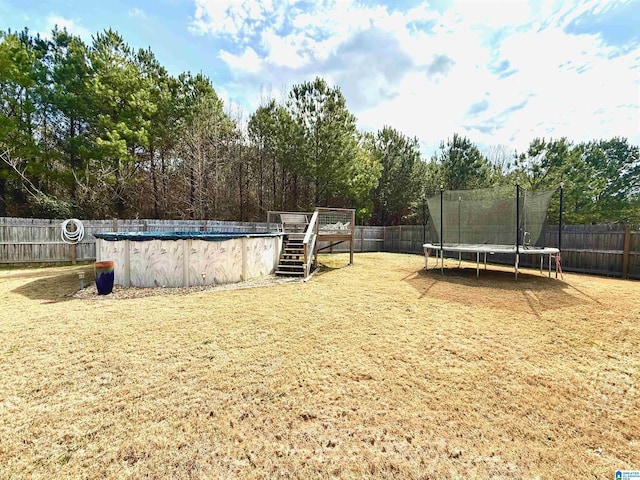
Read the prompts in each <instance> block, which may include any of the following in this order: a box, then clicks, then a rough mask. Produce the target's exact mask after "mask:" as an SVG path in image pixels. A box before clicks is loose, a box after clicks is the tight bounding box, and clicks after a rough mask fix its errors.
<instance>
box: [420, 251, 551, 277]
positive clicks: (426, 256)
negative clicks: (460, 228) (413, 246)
mask: <svg viewBox="0 0 640 480" xmlns="http://www.w3.org/2000/svg"><path fill="white" fill-rule="evenodd" d="M423 247H424V268H425V270H428V269H429V255H430V254H431V250H434V251H435V252H436V266H435V267H434V268H437V267H438V259H440V261H441V262H442V267H444V252H445V251H447V252H458V253H475V254H476V277H479V276H480V254H482V255H483V261H484V269H485V270H486V269H487V254H489V255H494V254H496V253H506V254H513V255H516V256H519V255H540V273H542V268H543V265H544V257H545V255H546V256H547V258H548V262H547V263H548V269H549V277H551V260H552V259H553V260H555V271H556V276H557V275H558V265H559V257H558V254H559V253H560V249H558V248H555V247H541V248H540V247H525V246H522V247H520V249H518V250H517V251H516V247H515V246H513V245H457V244H456V245H454V244H448V245H442V248H441V246H440V245H434V244H432V243H425V244H424V245H423ZM438 252H440V256H438ZM519 260H520V259H519V258H518V260H517V262H516V265H517V264H519ZM517 269H518V266H516V271H517Z"/></svg>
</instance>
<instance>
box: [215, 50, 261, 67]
mask: <svg viewBox="0 0 640 480" xmlns="http://www.w3.org/2000/svg"><path fill="white" fill-rule="evenodd" d="M220 58H221V59H222V60H223V61H224V62H225V63H226V64H227V65H229V67H230V68H231V69H239V70H242V71H243V72H247V73H258V72H259V71H260V67H261V63H262V62H261V60H260V57H259V56H258V54H257V53H256V52H255V50H254V49H253V48H251V47H247V48H245V50H244V52H243V53H242V55H234V54H232V53H229V52H227V51H226V50H220Z"/></svg>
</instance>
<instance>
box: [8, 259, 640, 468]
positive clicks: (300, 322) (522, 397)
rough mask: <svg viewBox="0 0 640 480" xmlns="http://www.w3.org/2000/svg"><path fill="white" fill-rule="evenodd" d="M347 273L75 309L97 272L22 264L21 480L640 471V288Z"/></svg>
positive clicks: (17, 403) (12, 275)
mask: <svg viewBox="0 0 640 480" xmlns="http://www.w3.org/2000/svg"><path fill="white" fill-rule="evenodd" d="M346 261H347V257H346V256H342V255H336V256H325V257H323V258H322V262H323V263H324V264H325V265H326V266H327V267H326V268H324V269H323V270H322V271H321V272H320V273H319V274H317V275H315V276H314V277H313V278H312V279H311V280H310V281H309V282H307V283H296V284H283V285H276V286H272V287H262V288H253V289H246V290H227V291H222V290H221V291H216V290H213V291H207V292H194V293H189V294H183V295H163V296H154V297H146V298H135V299H116V298H99V299H98V298H97V297H95V298H91V299H78V298H74V297H73V296H71V294H73V293H74V291H75V290H76V289H77V284H78V280H77V271H78V270H80V269H85V270H87V271H90V267H86V266H85V267H58V268H43V269H20V270H16V269H8V270H7V269H4V270H0V302H1V303H0V304H1V305H2V308H1V310H0V336H1V338H2V342H1V344H0V369H1V375H2V377H1V379H2V380H1V382H0V478H2V479H27V478H28V479H39V478H42V479H53V478H55V479H64V478H74V479H75V478H89V479H93V478H211V479H217V478H305V479H310V478H331V477H335V478H410V479H414V478H416V479H417V478H425V479H429V478H433V479H447V478H450V479H455V478H460V479H462V478H479V479H487V478H494V479H503V478H509V479H518V478H523V479H530V478H540V479H562V478H567V479H569V478H571V479H573V478H585V479H586V478H591V479H612V478H613V476H614V472H615V470H616V469H640V413H639V412H640V391H639V389H638V381H639V373H640V283H638V282H634V281H622V280H616V279H607V278H598V277H593V276H583V275H575V274H565V281H564V282H562V281H559V280H555V279H554V280H551V281H550V280H548V279H547V278H545V277H541V276H540V275H539V273H537V272H535V271H526V274H523V275H522V276H521V277H520V281H519V282H518V283H515V282H514V281H513V276H512V274H511V272H510V271H508V270H507V269H506V268H500V267H491V268H490V270H488V271H487V272H481V277H480V280H479V281H478V280H476V278H475V270H473V269H472V268H471V267H475V265H471V264H467V265H466V266H467V268H466V269H465V270H462V271H460V270H453V269H451V270H448V271H447V272H446V275H445V276H444V277H443V276H441V275H440V273H439V272H432V271H429V272H424V271H423V270H422V266H423V259H422V258H421V257H419V256H411V255H395V254H361V255H357V256H356V264H355V265H353V266H346ZM450 264H451V265H452V266H453V265H455V263H454V262H450Z"/></svg>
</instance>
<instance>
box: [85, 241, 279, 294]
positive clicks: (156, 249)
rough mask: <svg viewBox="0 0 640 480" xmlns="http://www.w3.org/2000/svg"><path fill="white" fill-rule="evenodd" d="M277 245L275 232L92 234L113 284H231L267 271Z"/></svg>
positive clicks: (276, 254)
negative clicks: (206, 236) (217, 236)
mask: <svg viewBox="0 0 640 480" xmlns="http://www.w3.org/2000/svg"><path fill="white" fill-rule="evenodd" d="M281 248H282V237H280V236H276V237H251V238H246V237H238V238H234V239H230V240H224V241H219V242H210V241H205V240H194V239H183V240H148V241H141V242H136V241H133V240H119V241H115V242H111V241H106V240H103V239H96V259H97V260H98V261H103V260H113V261H114V262H115V270H114V271H115V275H114V283H116V284H117V285H124V286H134V287H182V286H194V285H211V284H224V283H236V282H240V281H242V280H249V279H252V278H257V277H260V276H263V275H269V274H271V273H273V272H274V271H275V269H276V267H277V264H278V257H279V256H280V250H281ZM127 250H128V254H127ZM127 257H129V261H128V262H127V261H126V260H127ZM185 269H186V270H187V271H186V272H185ZM202 274H204V280H203V275H202Z"/></svg>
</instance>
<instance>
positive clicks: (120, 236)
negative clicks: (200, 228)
mask: <svg viewBox="0 0 640 480" xmlns="http://www.w3.org/2000/svg"><path fill="white" fill-rule="evenodd" d="M283 235H284V234H283V233H248V232H247V233H243V232H100V233H94V234H93V236H94V237H96V238H100V239H102V240H107V241H108V242H115V241H118V240H133V241H135V242H146V241H148V240H187V239H191V240H205V241H207V242H222V241H224V240H231V239H233V238H260V237H279V236H280V237H281V236H283Z"/></svg>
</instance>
